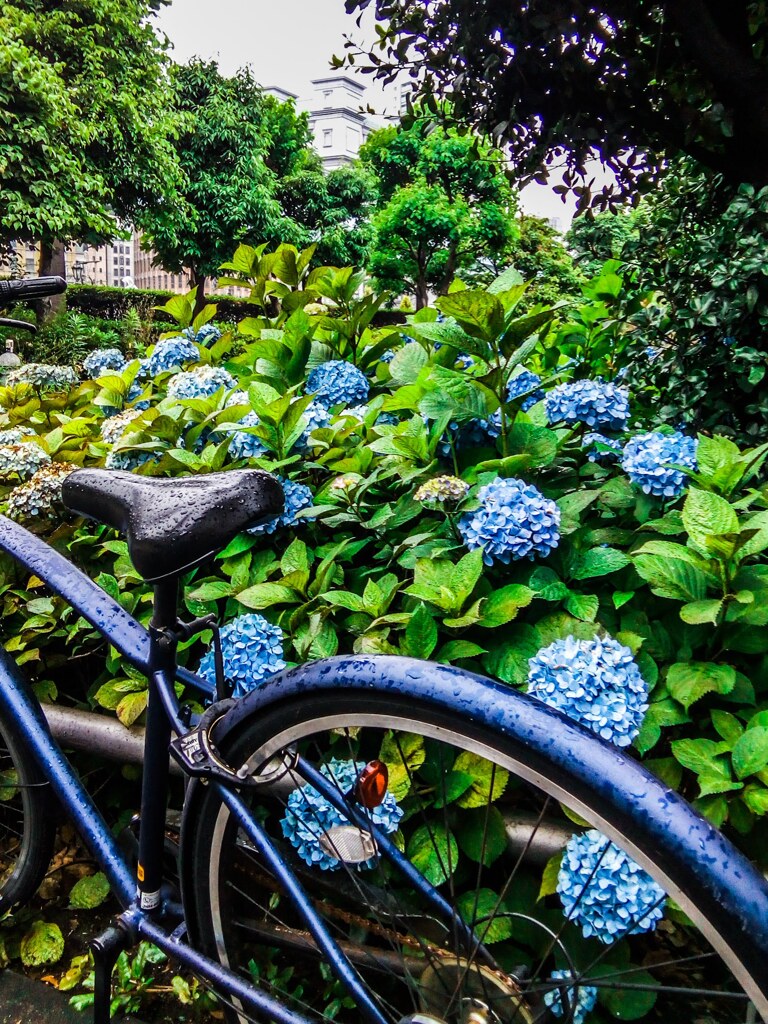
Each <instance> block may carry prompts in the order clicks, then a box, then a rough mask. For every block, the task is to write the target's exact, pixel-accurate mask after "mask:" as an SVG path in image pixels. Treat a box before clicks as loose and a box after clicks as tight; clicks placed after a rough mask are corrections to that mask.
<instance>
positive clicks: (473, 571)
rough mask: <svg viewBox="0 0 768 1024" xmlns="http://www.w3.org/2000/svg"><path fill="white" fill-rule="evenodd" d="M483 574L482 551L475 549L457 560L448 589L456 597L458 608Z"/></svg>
mask: <svg viewBox="0 0 768 1024" xmlns="http://www.w3.org/2000/svg"><path fill="white" fill-rule="evenodd" d="M482 574H483V551H482V548H475V550H474V551H470V552H468V554H466V555H464V557H463V558H461V559H459V561H458V562H457V563H456V565H455V566H454V568H453V572H452V573H451V581H450V583H449V587H450V589H451V590H452V591H453V593H454V594H455V595H456V598H457V600H458V607H459V608H460V607H461V606H462V605H463V604H464V602H465V601H466V600H467V598H468V597H469V596H470V594H471V593H472V591H473V590H474V589H475V586H476V585H477V581H478V580H479V579H480V577H481V576H482Z"/></svg>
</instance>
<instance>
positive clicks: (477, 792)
mask: <svg viewBox="0 0 768 1024" xmlns="http://www.w3.org/2000/svg"><path fill="white" fill-rule="evenodd" d="M453 770H454V771H459V772H466V773H467V774H469V775H471V776H472V780H473V781H472V785H471V786H470V788H469V789H468V790H467V791H466V792H465V793H464V795H463V796H462V797H461V798H460V799H459V800H458V804H459V807H485V806H486V805H487V804H488V803H492V802H493V801H494V800H498V799H499V797H500V796H501V795H502V793H503V792H504V790H505V789H506V788H507V782H508V781H509V772H508V771H507V770H506V768H500V767H499V766H498V765H496V764H494V763H493V762H492V761H487V760H486V759H485V758H484V757H480V755H479V754H473V753H472V752H471V751H469V750H465V751H463V752H462V753H461V754H459V756H458V757H457V758H456V760H455V761H454V764H453Z"/></svg>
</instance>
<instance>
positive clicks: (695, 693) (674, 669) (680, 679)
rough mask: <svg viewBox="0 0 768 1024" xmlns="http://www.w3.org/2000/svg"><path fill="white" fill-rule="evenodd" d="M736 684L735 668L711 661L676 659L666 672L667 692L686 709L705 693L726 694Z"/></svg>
mask: <svg viewBox="0 0 768 1024" xmlns="http://www.w3.org/2000/svg"><path fill="white" fill-rule="evenodd" d="M735 685H736V669H735V668H733V666H732V665H718V664H715V663H714V662H711V661H704V662H702V661H690V662H689V661H678V662H675V664H674V665H670V668H669V672H668V673H667V687H668V689H669V692H670V693H671V694H672V696H673V697H674V698H675V700H678V701H680V703H681V704H682V705H683V707H684V708H685V709H686V711H687V710H688V708H689V707H690V706H691V704H694V703H695V702H696V701H697V700H700V699H701V698H702V697H703V696H704V695H705V694H707V693H722V694H728V693H730V692H731V690H732V689H733V688H734V686H735Z"/></svg>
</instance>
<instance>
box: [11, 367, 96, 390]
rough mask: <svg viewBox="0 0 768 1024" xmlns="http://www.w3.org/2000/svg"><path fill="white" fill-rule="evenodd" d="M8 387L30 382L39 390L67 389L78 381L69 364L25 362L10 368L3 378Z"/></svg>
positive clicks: (74, 385)
mask: <svg viewBox="0 0 768 1024" xmlns="http://www.w3.org/2000/svg"><path fill="white" fill-rule="evenodd" d="M5 383H6V384H7V386H8V387H13V386H14V385H15V384H31V385H32V387H34V388H38V389H39V390H40V391H68V390H69V389H70V388H73V387H76V386H77V385H78V384H79V383H80V378H79V377H78V376H77V374H76V373H75V371H74V370H73V369H72V367H71V366H56V365H54V364H52V363H25V364H24V365H23V366H20V367H19V368H18V369H16V370H11V372H10V373H9V374H8V376H7V377H6V379H5Z"/></svg>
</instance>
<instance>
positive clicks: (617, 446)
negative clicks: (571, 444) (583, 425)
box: [581, 432, 621, 462]
mask: <svg viewBox="0 0 768 1024" xmlns="http://www.w3.org/2000/svg"><path fill="white" fill-rule="evenodd" d="M599 444H600V445H604V448H603V449H602V450H600V449H599V448H597V447H596V445H599ZM581 447H582V448H583V449H584V450H585V451H586V453H587V458H588V459H589V461H590V462H618V460H619V459H620V458H621V443H620V442H619V441H616V440H614V438H612V437H606V436H605V434H597V433H594V432H593V433H590V434H585V435H584V438H583V440H582V442H581ZM606 449H610V450H609V451H606Z"/></svg>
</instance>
